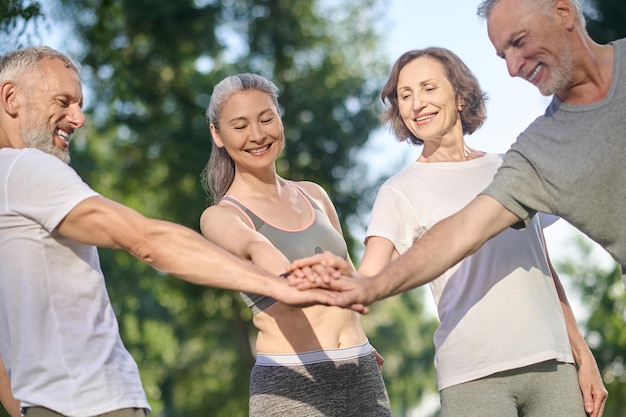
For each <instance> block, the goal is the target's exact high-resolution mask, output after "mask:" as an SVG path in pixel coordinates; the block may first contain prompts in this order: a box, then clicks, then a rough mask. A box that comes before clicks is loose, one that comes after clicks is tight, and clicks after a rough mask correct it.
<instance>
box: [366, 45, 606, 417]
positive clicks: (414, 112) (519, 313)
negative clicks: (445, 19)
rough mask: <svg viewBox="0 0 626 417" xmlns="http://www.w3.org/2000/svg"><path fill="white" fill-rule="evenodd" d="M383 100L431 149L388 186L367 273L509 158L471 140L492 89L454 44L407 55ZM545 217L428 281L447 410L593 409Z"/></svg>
mask: <svg viewBox="0 0 626 417" xmlns="http://www.w3.org/2000/svg"><path fill="white" fill-rule="evenodd" d="M381 97H382V99H383V102H384V103H385V104H386V106H387V108H386V109H385V112H384V114H383V121H384V122H385V123H386V124H387V125H388V126H389V127H390V130H391V132H392V133H393V134H394V135H395V136H396V138H397V139H398V140H399V141H405V140H408V141H409V142H410V143H411V144H414V145H423V149H422V152H421V154H420V156H419V157H418V159H417V160H416V161H415V162H413V163H412V164H411V165H410V166H409V167H407V168H406V169H405V170H403V171H402V172H400V173H398V174H396V175H394V176H393V177H391V178H390V179H388V180H387V181H386V182H385V184H383V186H382V187H381V189H380V191H379V194H378V196H377V199H376V202H375V204H374V207H373V210H372V214H371V220H370V223H369V226H368V231H367V237H366V240H365V242H366V250H365V254H364V257H363V260H362V263H361V266H360V268H359V272H360V273H362V274H364V275H374V274H376V273H378V272H379V271H380V270H381V269H383V267H384V266H385V265H386V264H387V263H389V262H390V261H391V260H393V259H395V258H396V257H398V256H400V255H401V254H403V253H404V252H406V251H407V250H408V249H409V248H410V247H411V245H412V244H413V241H414V240H415V239H419V238H420V237H421V236H422V235H423V234H424V233H425V232H426V231H427V230H428V229H429V228H431V227H432V226H433V225H435V224H436V223H437V222H438V221H440V220H441V219H443V218H445V217H448V216H450V215H452V214H454V213H455V212H457V211H458V210H460V209H461V208H463V207H464V206H465V205H466V204H467V203H469V202H470V201H471V200H472V199H473V198H474V197H475V196H476V195H477V194H479V193H480V192H481V191H482V190H483V189H484V188H485V187H486V186H487V185H488V184H489V183H490V182H491V180H492V178H493V176H494V174H495V173H496V170H497V169H498V167H499V166H500V163H501V158H500V156H499V155H497V154H490V153H485V152H480V151H477V150H475V149H472V148H470V147H469V146H468V145H467V144H466V143H465V140H464V135H466V134H468V135H469V134H471V133H473V132H474V131H475V130H477V129H478V128H479V127H480V126H481V125H482V123H483V121H484V119H485V105H484V100H485V94H484V93H483V91H482V90H481V88H480V86H479V84H478V81H477V80H476V78H475V77H474V76H473V74H472V73H471V71H470V70H469V69H468V68H467V66H466V65H465V64H464V63H463V62H462V61H461V60H460V59H459V58H458V57H457V56H456V55H455V54H454V53H452V52H451V51H449V50H446V49H443V48H427V49H423V50H414V51H409V52H406V53H405V54H403V55H402V56H401V57H400V58H399V59H398V60H397V61H396V63H395V64H394V66H393V68H392V70H391V74H390V76H389V79H388V81H387V83H386V85H385V87H384V88H383V91H382V94H381ZM535 217H536V218H535V219H534V220H533V221H532V223H531V224H530V225H529V227H527V228H526V229H525V230H524V231H516V230H513V229H510V230H506V231H504V232H502V233H501V234H500V235H498V236H496V237H494V238H493V239H492V240H491V241H489V242H487V243H486V244H485V245H484V246H483V247H482V248H481V249H479V250H478V251H477V252H476V253H474V254H473V255H471V256H469V257H468V258H466V259H465V260H463V261H461V262H460V263H458V264H457V265H456V266H454V267H453V268H451V269H450V270H448V271H447V272H446V273H444V274H443V275H442V276H441V277H439V278H437V279H436V280H434V281H433V282H431V283H430V288H431V290H432V294H433V297H434V300H435V303H436V304H437V311H438V315H439V319H440V321H441V325H440V326H439V328H438V329H437V331H436V332H435V335H434V343H435V365H436V368H437V379H438V386H439V390H440V395H441V405H442V416H443V417H450V416H463V417H472V416H476V417H485V416H494V417H517V416H536V417H540V416H541V417H545V416H550V417H559V416H562V417H575V416H580V417H584V416H586V413H585V409H584V405H583V395H581V390H582V392H583V393H584V395H585V396H586V398H587V399H589V400H590V399H591V398H592V395H591V392H590V390H591V387H592V386H596V387H597V386H598V384H600V386H602V382H601V377H600V374H599V371H598V368H597V365H596V363H595V359H594V358H593V355H592V354H591V351H590V350H589V348H588V346H587V345H586V343H585V341H584V339H583V337H582V335H581V334H580V332H579V330H578V328H577V326H576V321H575V319H574V317H573V314H572V311H571V309H570V307H569V304H568V302H567V298H566V296H565V293H564V291H563V288H562V285H561V283H560V282H559V279H558V277H557V276H556V273H555V272H554V270H553V269H552V267H551V265H550V262H549V259H548V255H547V253H546V248H545V243H544V240H543V233H542V227H544V226H546V225H547V224H549V223H551V222H553V221H554V220H555V218H553V217H552V218H548V217H547V216H535ZM575 363H577V364H578V365H579V366H580V373H579V375H578V376H577V370H576V365H575ZM579 379H580V385H579ZM592 382H593V383H592ZM594 384H595V385H594ZM598 413H601V410H595V412H594V414H593V415H598Z"/></svg>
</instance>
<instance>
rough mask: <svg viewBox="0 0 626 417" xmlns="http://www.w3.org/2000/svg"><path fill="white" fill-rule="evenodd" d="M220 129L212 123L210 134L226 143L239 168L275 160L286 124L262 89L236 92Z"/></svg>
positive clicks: (283, 140) (280, 148)
mask: <svg viewBox="0 0 626 417" xmlns="http://www.w3.org/2000/svg"><path fill="white" fill-rule="evenodd" d="M218 125H219V130H218V129H216V128H215V125H213V124H211V134H212V135H213V140H214V141H215V144H216V145H217V146H218V147H223V148H224V149H225V150H226V151H227V152H228V154H229V155H230V157H231V158H232V159H233V161H234V162H235V166H236V167H237V169H238V170H242V169H246V168H247V169H250V168H259V167H267V166H269V165H272V166H273V164H274V161H275V160H276V158H278V156H279V155H280V153H281V151H282V149H283V145H284V142H285V137H284V132H283V124H282V120H281V118H280V114H279V112H278V109H277V108H276V105H275V104H274V101H273V100H272V97H271V96H270V95H269V94H267V93H265V92H262V91H259V90H246V91H240V92H237V93H235V94H233V95H232V96H231V97H230V98H229V99H228V101H227V102H226V104H225V105H224V107H223V109H222V112H221V114H220V118H219V123H218Z"/></svg>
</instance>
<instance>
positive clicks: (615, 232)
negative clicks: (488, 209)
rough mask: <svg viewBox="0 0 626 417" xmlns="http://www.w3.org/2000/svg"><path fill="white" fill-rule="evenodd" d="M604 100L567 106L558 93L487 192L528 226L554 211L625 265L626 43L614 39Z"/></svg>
mask: <svg viewBox="0 0 626 417" xmlns="http://www.w3.org/2000/svg"><path fill="white" fill-rule="evenodd" d="M613 45H614V49H615V66H614V69H613V80H612V83H611V88H610V90H609V92H608V94H607V96H606V98H605V99H603V100H601V101H599V102H597V103H593V104H589V105H580V106H575V105H568V104H565V103H563V102H561V100H559V98H558V97H556V96H554V97H553V99H552V102H551V103H550V105H549V106H548V108H547V109H546V113H545V114H544V115H543V116H541V117H539V118H538V119H537V120H535V121H534V122H533V123H532V124H531V125H530V126H529V127H528V128H527V129H526V130H525V131H524V132H522V134H521V135H520V136H519V137H518V139H517V141H516V142H515V143H514V144H513V145H512V147H511V149H510V150H509V151H508V152H507V153H506V155H505V157H504V162H503V164H502V166H501V168H500V169H499V171H498V173H497V175H496V176H495V178H494V181H493V182H492V183H491V185H489V187H487V189H486V190H485V191H483V194H486V195H489V196H491V197H493V198H495V199H496V200H498V201H499V202H500V203H502V204H503V205H504V206H505V207H506V208H507V209H509V210H510V211H512V212H513V213H515V214H516V215H517V216H518V217H519V218H520V219H522V220H523V221H524V222H525V223H528V221H529V220H530V218H531V217H532V215H533V214H534V213H535V212H537V211H541V212H546V213H554V214H556V215H558V216H560V217H562V218H564V219H565V220H567V221H568V222H569V223H570V224H572V225H573V226H575V227H576V228H578V229H579V230H580V231H582V232H583V233H585V234H586V235H587V236H589V237H590V238H591V239H593V240H594V241H596V242H597V243H599V244H600V245H602V246H603V247H604V248H605V249H606V250H607V251H608V252H609V253H610V254H611V255H612V256H613V257H614V258H615V260H617V262H619V263H620V264H621V265H622V267H624V266H625V265H626V221H624V211H625V206H626V161H624V155H625V154H626V153H625V151H626V149H625V147H626V56H625V53H624V47H625V45H626V39H620V40H618V41H615V42H613Z"/></svg>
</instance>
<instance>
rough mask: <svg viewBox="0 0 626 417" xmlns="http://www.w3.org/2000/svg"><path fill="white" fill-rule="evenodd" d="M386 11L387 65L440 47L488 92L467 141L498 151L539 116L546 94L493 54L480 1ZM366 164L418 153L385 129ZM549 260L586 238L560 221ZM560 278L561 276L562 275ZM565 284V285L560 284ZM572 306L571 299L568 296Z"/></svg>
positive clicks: (405, 1) (410, 3) (397, 5)
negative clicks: (482, 115) (480, 121)
mask: <svg viewBox="0 0 626 417" xmlns="http://www.w3.org/2000/svg"><path fill="white" fill-rule="evenodd" d="M389 4H390V7H389V8H388V9H387V10H388V15H387V16H383V17H382V19H383V24H382V27H384V28H387V29H385V31H384V32H383V42H384V45H385V48H386V50H387V51H389V67H391V65H393V63H394V62H395V60H396V59H397V58H398V57H399V56H400V55H402V54H403V53H404V52H406V51H408V50H410V49H420V48H425V47H428V46H440V47H445V48H448V49H450V50H451V51H453V52H454V53H456V54H457V55H458V56H459V57H460V58H461V59H462V60H463V61H464V62H465V63H466V64H467V66H468V67H469V68H470V69H471V70H472V72H473V73H474V75H475V76H476V77H477V78H478V80H479V82H480V85H481V87H482V89H483V90H484V91H485V92H486V93H487V96H488V101H487V120H486V122H485V124H484V125H483V127H481V128H480V129H479V130H478V131H476V132H475V133H474V134H472V135H470V136H467V137H466V142H467V144H468V145H469V146H470V147H472V148H474V149H478V150H482V151H488V152H498V153H503V152H506V150H507V149H508V148H509V147H510V146H511V144H512V143H513V142H514V141H515V139H516V137H517V135H518V134H519V133H520V132H521V131H523V130H524V128H525V127H526V126H528V124H530V123H531V122H532V121H533V120H534V119H535V118H537V117H538V116H540V115H542V114H543V112H544V110H545V108H546V106H547V105H548V103H549V98H547V97H544V96H542V95H541V94H540V93H539V91H538V90H537V88H536V87H534V86H532V85H531V84H530V83H529V82H527V81H525V80H522V79H519V78H511V77H510V76H509V74H508V71H507V69H506V64H505V61H504V60H503V59H501V58H499V57H498V56H496V53H495V50H494V48H493V46H492V45H491V42H490V41H489V37H488V35H487V24H486V22H485V21H484V20H483V19H482V18H480V17H478V16H477V15H476V7H477V5H478V4H479V1H477V0H474V1H468V0H437V1H432V0H428V1H426V0H389ZM371 142H372V143H371V145H370V147H369V148H370V152H371V153H370V154H371V156H368V157H367V161H368V163H370V164H372V165H373V166H381V165H389V164H398V165H397V167H398V168H397V170H396V171H399V170H400V169H401V168H403V166H404V165H406V163H408V162H410V161H412V160H414V159H416V158H417V156H419V152H420V150H421V148H419V147H411V146H408V145H407V144H406V143H397V142H396V141H395V139H394V138H393V137H391V136H390V135H389V134H388V133H387V132H386V131H385V130H384V129H381V130H380V131H378V132H377V133H376V134H375V135H374V137H373V138H372V139H371ZM407 152H414V157H413V158H410V159H408V160H406V158H404V159H405V160H404V161H403V162H402V163H399V162H398V159H399V155H406V153H407ZM545 235H546V241H547V245H548V250H549V252H550V254H551V257H552V260H553V262H555V261H558V260H561V259H564V258H565V257H567V256H568V255H569V254H571V253H572V250H571V249H572V248H573V243H572V240H573V238H574V237H576V236H580V237H582V238H583V239H585V240H587V241H589V242H591V241H590V240H589V239H588V238H586V237H585V236H584V235H582V234H581V233H580V232H578V231H577V230H576V229H574V228H573V227H572V226H570V225H569V224H568V223H567V222H565V221H564V220H559V221H557V222H556V223H555V224H554V225H553V226H550V227H548V228H547V229H546V230H545ZM591 243H592V245H593V248H594V249H593V251H594V259H597V260H598V262H602V263H603V264H604V263H606V265H612V260H611V257H610V256H609V255H608V254H607V253H606V252H605V251H604V250H603V249H602V248H600V247H599V245H597V244H595V243H593V242H591ZM563 280H564V279H563ZM565 284H567V283H565ZM570 298H571V299H570V301H571V302H572V304H573V305H574V307H576V303H575V302H574V301H575V300H573V299H572V298H574V297H570Z"/></svg>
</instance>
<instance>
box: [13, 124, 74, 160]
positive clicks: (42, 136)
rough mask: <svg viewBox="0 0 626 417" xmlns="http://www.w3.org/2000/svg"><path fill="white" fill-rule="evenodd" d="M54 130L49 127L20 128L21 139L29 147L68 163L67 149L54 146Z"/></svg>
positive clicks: (68, 154)
mask: <svg viewBox="0 0 626 417" xmlns="http://www.w3.org/2000/svg"><path fill="white" fill-rule="evenodd" d="M54 130H55V129H51V128H39V129H37V128H25V129H23V130H22V140H23V141H24V143H25V144H26V146H27V147H29V148H34V149H39V150H40V151H42V152H46V153H48V154H50V155H52V156H56V157H57V158H59V159H60V160H61V161H63V162H65V163H66V164H68V165H69V163H70V153H69V151H68V150H67V149H59V148H58V147H56V146H54Z"/></svg>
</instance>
